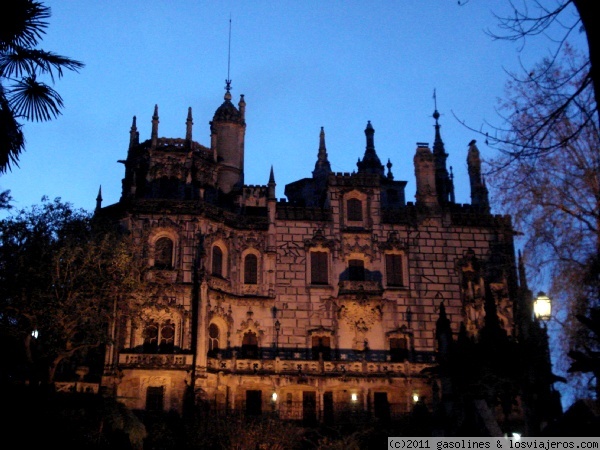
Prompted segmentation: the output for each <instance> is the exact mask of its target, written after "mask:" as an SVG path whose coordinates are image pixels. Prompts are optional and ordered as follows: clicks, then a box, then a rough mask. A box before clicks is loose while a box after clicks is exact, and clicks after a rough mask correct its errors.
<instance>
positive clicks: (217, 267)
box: [212, 245, 223, 277]
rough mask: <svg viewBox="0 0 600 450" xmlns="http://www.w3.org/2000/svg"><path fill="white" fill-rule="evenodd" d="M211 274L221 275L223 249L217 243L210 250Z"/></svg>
mask: <svg viewBox="0 0 600 450" xmlns="http://www.w3.org/2000/svg"><path fill="white" fill-rule="evenodd" d="M212 274H213V275H215V276H217V277H222V276H223V251H222V250H221V248H220V247H219V246H218V245H215V246H214V247H213V251H212Z"/></svg>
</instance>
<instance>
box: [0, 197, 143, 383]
mask: <svg viewBox="0 0 600 450" xmlns="http://www.w3.org/2000/svg"><path fill="white" fill-rule="evenodd" d="M135 245H136V244H134V243H133V241H132V239H131V238H130V236H129V235H128V234H125V233H124V232H121V231H120V230H119V229H118V228H116V227H115V226H114V225H113V224H110V223H104V222H102V221H100V220H99V219H97V218H94V217H93V216H91V215H90V214H89V213H87V212H86V211H84V210H75V209H74V208H73V207H72V206H71V205H70V204H69V203H63V202H61V200H60V198H57V199H55V200H54V201H53V202H50V201H48V200H47V199H44V202H43V203H42V205H40V206H33V207H32V208H31V209H29V210H21V211H19V212H18V214H17V215H16V216H11V217H9V218H7V219H4V220H2V221H0V331H1V332H2V336H3V338H5V339H13V341H14V342H18V343H20V344H21V345H22V349H23V353H24V355H25V357H26V358H25V365H26V366H27V369H28V370H29V371H30V375H29V376H30V377H31V378H32V379H33V381H35V380H36V379H37V380H39V381H41V382H44V383H51V382H52V381H53V379H54V375H55V371H56V369H57V367H58V366H59V364H60V363H61V362H65V363H66V362H68V361H74V360H77V358H80V357H82V356H83V355H84V354H85V352H86V351H90V350H91V349H94V348H98V347H99V346H101V345H102V344H105V343H107V341H108V332H107V325H108V324H109V323H110V321H111V320H112V319H113V316H114V313H115V310H116V308H120V309H122V308H134V307H135V304H136V302H135V299H136V298H142V297H143V295H142V293H143V292H144V281H143V280H144V271H145V266H144V262H143V261H142V260H141V254H142V253H143V252H141V251H139V249H138V248H136V246H135ZM136 296H139V297H136ZM132 299H134V301H131V300H132Z"/></svg>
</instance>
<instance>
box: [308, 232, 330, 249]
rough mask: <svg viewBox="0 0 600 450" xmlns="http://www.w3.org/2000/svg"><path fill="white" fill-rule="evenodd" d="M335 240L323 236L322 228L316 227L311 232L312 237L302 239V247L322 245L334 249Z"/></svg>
mask: <svg viewBox="0 0 600 450" xmlns="http://www.w3.org/2000/svg"><path fill="white" fill-rule="evenodd" d="M335 244H336V242H335V240H334V239H328V238H327V237H325V233H323V229H321V228H317V229H315V231H314V233H313V237H312V238H310V239H304V248H305V249H309V248H314V247H323V248H328V249H330V250H334V249H335Z"/></svg>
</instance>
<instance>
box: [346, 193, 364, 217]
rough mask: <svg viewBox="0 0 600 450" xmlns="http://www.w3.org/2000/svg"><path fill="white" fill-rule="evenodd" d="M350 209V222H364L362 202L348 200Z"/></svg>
mask: <svg viewBox="0 0 600 450" xmlns="http://www.w3.org/2000/svg"><path fill="white" fill-rule="evenodd" d="M346 205H347V207H348V220H349V221H352V222H360V221H362V220H363V213H362V202H361V201H360V200H358V199H357V198H351V199H348V201H347V202H346Z"/></svg>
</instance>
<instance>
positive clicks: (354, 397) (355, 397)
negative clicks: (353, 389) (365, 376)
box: [350, 394, 358, 402]
mask: <svg viewBox="0 0 600 450" xmlns="http://www.w3.org/2000/svg"><path fill="white" fill-rule="evenodd" d="M350 398H351V399H352V401H353V402H357V401H358V394H352V395H351V396H350Z"/></svg>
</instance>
